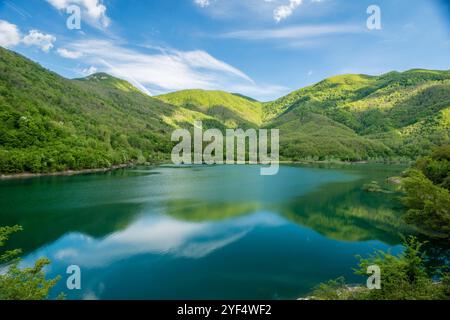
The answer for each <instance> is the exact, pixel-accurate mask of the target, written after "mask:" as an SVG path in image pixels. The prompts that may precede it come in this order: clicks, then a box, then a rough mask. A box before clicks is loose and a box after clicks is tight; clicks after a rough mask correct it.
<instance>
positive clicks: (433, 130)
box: [263, 69, 450, 159]
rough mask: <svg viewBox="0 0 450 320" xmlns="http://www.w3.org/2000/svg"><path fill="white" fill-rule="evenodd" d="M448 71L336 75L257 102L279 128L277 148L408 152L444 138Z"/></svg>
mask: <svg viewBox="0 0 450 320" xmlns="http://www.w3.org/2000/svg"><path fill="white" fill-rule="evenodd" d="M449 107H450V71H432V70H420V69H416V70H410V71H407V72H404V73H399V72H391V73H388V74H385V75H382V76H378V77H375V76H367V75H342V76H337V77H333V78H329V79H326V80H324V81H322V82H319V83H318V84H316V85H313V86H310V87H307V88H303V89H300V90H298V91H295V92H293V93H291V94H289V95H287V96H285V97H282V98H280V99H278V100H276V101H274V102H270V103H267V104H265V105H264V106H263V110H264V120H265V121H266V122H267V123H268V126H269V127H280V128H281V130H283V129H284V134H282V137H284V139H283V138H282V147H281V149H282V153H283V154H284V155H285V156H286V157H288V158H292V157H293V156H295V157H297V158H299V159H301V158H307V157H310V156H311V155H313V157H314V158H317V157H318V158H341V159H342V158H344V159H345V157H342V154H348V156H349V158H350V159H351V158H353V157H355V159H357V158H360V159H366V158H384V157H405V158H414V157H416V156H417V155H421V154H426V153H428V152H429V151H430V150H431V148H433V147H434V146H436V145H442V144H448V143H449V141H450V139H449V131H450V127H449V122H450V110H449Z"/></svg>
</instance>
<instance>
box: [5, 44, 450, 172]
mask: <svg viewBox="0 0 450 320" xmlns="http://www.w3.org/2000/svg"><path fill="white" fill-rule="evenodd" d="M449 107H450V72H449V71H429V70H411V71H408V72H404V73H398V72H391V73H388V74H385V75H382V76H379V77H373V76H365V75H344V76H337V77H333V78H330V79H326V80H324V81H322V82H320V83H318V84H316V85H313V86H310V87H307V88H303V89H300V90H298V91H295V92H293V93H291V94H289V95H287V96H286V97H282V98H280V99H278V100H276V101H274V102H270V103H264V104H262V103H260V102H258V101H255V100H253V99H251V98H248V97H245V96H242V95H239V94H231V93H226V92H222V91H204V90H185V91H181V92H175V93H171V94H167V95H162V96H158V97H156V98H152V97H149V96H148V95H145V94H143V93H142V92H140V91H139V90H138V89H136V88H135V87H134V86H132V85H131V84H129V83H128V82H126V81H124V80H121V79H117V78H114V77H112V76H110V75H107V74H104V73H99V74H95V75H92V76H89V77H87V78H84V79H75V80H68V79H65V78H63V77H61V76H59V75H57V74H55V73H53V72H50V71H48V70H46V69H44V68H42V67H41V66H39V65H38V64H36V63H34V62H32V61H30V60H28V59H26V58H24V57H23V56H21V55H19V54H16V53H14V52H12V51H9V50H6V49H3V48H0V172H1V173H20V172H54V171H63V170H68V169H72V170H78V169H90V168H99V167H109V166H111V165H114V164H122V163H129V162H146V161H153V160H159V159H163V158H168V155H169V154H170V151H171V148H172V145H173V144H172V143H171V142H170V134H171V132H172V131H173V130H174V128H178V127H183V128H188V129H189V128H190V129H191V128H192V124H193V121H194V120H202V121H203V122H204V127H215V128H220V129H224V128H226V127H228V128H236V127H241V128H250V127H255V128H256V127H267V128H278V129H280V137H281V154H282V157H283V158H284V159H287V160H300V159H312V160H325V159H338V160H351V161H353V160H365V159H373V160H381V159H386V158H409V159H413V158H416V157H417V156H420V155H422V154H425V153H427V152H428V151H429V150H430V149H431V148H432V147H433V146H435V145H441V144H448V143H449V131H450V130H449V126H450V110H449Z"/></svg>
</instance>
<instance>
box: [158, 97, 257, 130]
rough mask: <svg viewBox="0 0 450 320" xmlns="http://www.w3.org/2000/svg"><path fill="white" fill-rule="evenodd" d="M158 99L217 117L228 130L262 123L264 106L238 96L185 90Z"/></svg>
mask: <svg viewBox="0 0 450 320" xmlns="http://www.w3.org/2000/svg"><path fill="white" fill-rule="evenodd" d="M157 98H158V99H160V100H162V101H164V102H166V103H170V104H173V105H176V106H180V107H184V108H187V109H190V110H194V111H198V112H202V113H204V114H207V115H210V116H212V117H215V118H217V119H218V120H220V121H221V122H222V123H223V124H225V126H227V127H228V128H236V127H244V128H247V127H258V126H260V125H261V123H262V104H261V103H260V102H258V101H255V100H252V99H249V98H247V97H244V96H241V95H238V94H231V93H227V92H223V91H206V90H184V91H178V92H174V93H169V94H165V95H161V96H158V97H157Z"/></svg>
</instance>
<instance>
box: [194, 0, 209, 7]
mask: <svg viewBox="0 0 450 320" xmlns="http://www.w3.org/2000/svg"><path fill="white" fill-rule="evenodd" d="M194 3H195V4H196V5H198V6H200V7H202V8H205V7H208V6H209V5H210V4H211V2H210V1H209V0H194Z"/></svg>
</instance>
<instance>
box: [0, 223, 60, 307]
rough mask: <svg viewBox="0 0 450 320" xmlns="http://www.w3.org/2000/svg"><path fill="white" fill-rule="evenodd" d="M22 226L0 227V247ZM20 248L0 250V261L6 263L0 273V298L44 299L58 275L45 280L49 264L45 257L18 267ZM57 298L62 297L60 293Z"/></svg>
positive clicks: (57, 279)
mask: <svg viewBox="0 0 450 320" xmlns="http://www.w3.org/2000/svg"><path fill="white" fill-rule="evenodd" d="M19 231H22V227H20V226H14V227H0V247H4V246H5V244H6V241H8V239H9V237H10V235H11V234H13V233H16V232H19ZM20 254H21V250H20V249H16V250H11V251H5V252H0V263H4V264H6V272H5V273H3V274H1V275H0V300H44V299H48V297H49V292H50V290H51V289H52V288H53V287H54V286H55V285H56V283H57V282H58V281H59V279H60V278H59V277H57V278H54V279H50V280H47V279H46V276H45V273H44V268H45V266H47V265H49V264H50V260H48V259H46V258H42V259H39V260H38V261H36V263H35V264H34V266H33V267H31V268H23V269H21V268H20V267H19V263H20V261H21V259H20V258H19V255H20ZM59 298H63V296H62V295H60V296H59Z"/></svg>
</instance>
